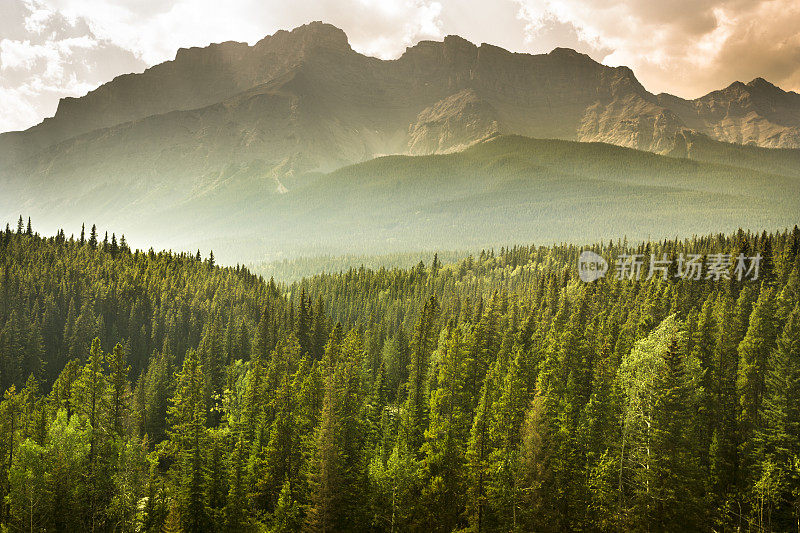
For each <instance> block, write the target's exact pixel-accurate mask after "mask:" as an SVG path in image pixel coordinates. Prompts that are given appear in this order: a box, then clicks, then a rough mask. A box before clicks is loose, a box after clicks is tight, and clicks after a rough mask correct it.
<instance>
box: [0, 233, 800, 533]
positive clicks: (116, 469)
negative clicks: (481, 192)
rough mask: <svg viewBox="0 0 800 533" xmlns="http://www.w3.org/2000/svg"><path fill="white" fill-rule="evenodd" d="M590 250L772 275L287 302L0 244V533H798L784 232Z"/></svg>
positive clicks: (524, 273) (179, 271)
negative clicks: (757, 259)
mask: <svg viewBox="0 0 800 533" xmlns="http://www.w3.org/2000/svg"><path fill="white" fill-rule="evenodd" d="M590 249H592V250H594V251H595V252H597V253H599V254H601V255H603V256H604V257H607V258H613V257H618V256H619V255H621V254H623V253H626V252H629V253H640V254H643V255H644V256H645V257H649V256H650V254H651V253H652V254H655V255H656V256H657V257H661V255H662V254H666V255H667V257H669V258H677V257H679V256H680V254H690V253H694V254H702V255H703V256H706V255H708V254H713V253H726V254H731V255H732V256H734V257H735V256H738V254H740V253H743V254H745V255H747V256H753V255H755V254H757V253H758V254H760V255H761V256H762V257H763V260H762V262H761V265H760V271H759V276H758V279H756V280H754V279H752V278H744V279H742V280H739V279H738V278H737V276H735V275H734V276H732V277H731V279H723V280H720V281H714V280H713V279H701V280H689V279H683V278H679V277H676V276H675V272H674V271H672V270H671V271H670V272H669V273H668V274H669V275H668V276H667V279H666V280H664V279H662V278H661V277H660V276H654V277H652V278H651V279H646V277H645V276H643V277H642V278H641V279H639V280H627V279H625V280H619V279H616V276H614V272H613V271H611V272H610V273H609V274H608V276H606V277H605V278H602V279H599V280H597V281H595V282H593V283H588V284H587V283H584V282H582V281H580V280H579V279H578V277H577V273H578V271H577V258H578V255H579V253H580V251H581V248H580V247H576V246H571V245H563V246H554V247H543V246H533V245H531V246H518V247H514V248H510V249H501V250H495V251H491V250H490V251H484V252H482V253H480V254H479V255H476V256H474V257H473V256H470V257H467V258H465V259H463V260H461V261H459V262H456V263H453V264H449V265H442V264H441V262H440V261H439V260H438V258H435V257H432V258H431V261H428V262H425V263H422V262H421V263H420V264H419V265H418V266H416V267H414V268H409V269H392V270H387V269H379V270H369V269H366V268H361V269H351V270H349V271H347V272H342V273H340V274H324V275H319V276H315V277H313V278H308V279H304V280H303V281H301V282H297V283H295V284H293V285H283V284H276V283H274V282H266V281H264V280H263V279H262V278H260V277H257V276H254V275H253V274H251V273H250V272H249V271H248V270H247V269H245V268H241V267H236V268H231V267H225V268H221V267H219V266H215V265H214V260H213V256H211V257H208V258H201V257H199V255H198V256H194V255H186V254H177V255H176V254H171V253H164V252H161V253H156V252H153V251H150V252H142V251H133V250H131V249H130V248H129V247H128V245H127V244H126V243H125V242H124V240H123V239H120V240H119V241H118V240H117V238H116V236H114V235H112V236H111V237H110V238H105V236H104V237H102V238H101V237H100V236H99V235H97V234H96V232H95V231H94V230H87V231H86V234H85V235H81V237H80V238H79V239H67V238H65V235H64V233H63V232H60V233H59V234H58V235H57V236H55V237H50V238H43V237H40V236H38V235H37V234H35V233H34V232H33V231H32V229H31V228H30V224H29V225H28V227H27V228H24V227H23V226H22V224H20V226H19V227H18V228H17V229H16V230H15V231H12V230H9V229H7V230H6V231H4V232H0V386H2V388H3V390H4V391H5V392H4V395H3V399H2V401H0V498H1V500H0V501H2V502H3V503H4V504H3V505H0V524H2V526H3V527H8V528H9V529H10V530H11V531H23V530H24V531H31V530H33V531H44V530H47V531H90V530H91V531H262V530H266V531H276V532H277V531H298V530H304V531H326V532H331V531H422V530H426V531H475V532H483V531H486V532H488V531H568V530H585V531H692V530H697V531H721V530H726V531H730V530H734V529H739V530H750V531H763V530H766V531H794V530H797V529H798V528H799V527H800V229H798V228H796V227H795V228H794V229H793V230H791V231H785V232H782V233H775V234H766V233H764V234H751V233H745V232H739V233H737V234H735V235H730V236H725V235H710V236H706V237H698V238H694V239H690V240H686V241H661V242H650V243H646V244H641V245H640V244H636V245H628V244H627V243H626V242H624V241H616V242H605V243H602V244H597V245H595V246H593V247H590ZM426 263H427V264H426Z"/></svg>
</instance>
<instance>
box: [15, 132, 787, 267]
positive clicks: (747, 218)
mask: <svg viewBox="0 0 800 533" xmlns="http://www.w3.org/2000/svg"><path fill="white" fill-rule="evenodd" d="M725 146H727V145H725ZM759 150H761V151H762V152H764V153H766V154H769V155H770V156H771V158H772V163H773V167H774V168H773V169H771V170H764V171H758V170H755V169H752V168H747V167H746V166H742V167H739V166H732V165H723V164H719V163H712V162H701V161H693V160H689V159H684V158H674V157H667V156H662V155H657V154H653V153H649V152H643V151H638V150H633V149H629V148H622V147H617V146H613V145H608V144H603V143H578V142H572V141H557V140H535V139H529V138H524V137H519V136H496V137H493V138H491V139H488V140H486V141H484V142H481V143H478V144H476V145H474V146H472V147H470V148H468V149H466V150H464V151H461V152H456V153H451V154H444V155H429V156H385V157H380V158H377V159H374V160H371V161H367V162H365V163H360V164H356V165H352V166H347V167H344V168H340V169H338V170H335V171H333V172H331V173H327V174H323V173H308V174H302V175H297V176H295V177H293V178H290V179H285V178H284V179H282V180H280V182H281V184H282V185H283V186H284V189H282V190H281V192H278V191H276V190H275V188H276V181H275V180H262V181H258V180H259V179H260V178H258V177H257V176H259V175H260V172H261V170H262V169H260V168H256V167H252V166H247V165H243V166H240V167H232V168H230V169H228V170H227V171H226V172H225V173H223V174H221V175H219V176H217V177H216V178H217V182H216V183H215V185H214V186H208V187H207V188H205V189H203V190H195V191H193V192H192V194H191V195H189V196H188V197H187V198H186V199H183V200H179V201H175V202H159V201H158V198H154V199H153V200H152V201H141V202H128V203H127V204H126V202H125V201H123V200H120V198H121V197H122V198H123V199H124V198H125V196H126V194H127V192H126V193H123V194H121V193H120V191H119V190H114V189H113V188H111V187H109V188H106V189H102V190H94V191H90V192H87V193H86V194H85V195H83V196H81V197H80V199H79V200H77V201H74V202H71V203H67V202H65V201H61V202H59V201H57V200H55V199H54V200H53V201H52V203H50V204H49V205H47V207H46V208H45V209H43V210H41V211H35V210H32V211H30V213H31V214H32V216H33V218H34V220H35V222H36V225H37V227H45V228H47V226H46V221H47V216H48V215H49V214H51V213H58V214H59V216H58V222H57V223H56V227H57V226H60V225H63V226H65V227H67V229H68V232H69V228H73V229H74V228H78V227H80V223H81V221H87V222H94V221H99V222H101V224H102V226H103V227H112V228H114V229H115V230H117V231H124V232H125V234H126V235H127V237H128V239H129V240H130V241H131V242H132V243H134V244H136V243H142V244H145V243H147V244H148V245H150V244H151V243H152V244H153V245H154V246H155V245H157V246H163V247H173V248H179V249H185V248H190V249H195V248H197V247H200V248H202V249H204V250H205V249H208V248H213V249H214V252H215V255H216V256H217V258H218V259H219V260H221V261H228V262H236V261H256V260H261V259H265V258H269V259H276V258H284V257H294V256H297V255H316V254H328V253H333V254H341V253H356V254H374V253H390V252H401V251H407V250H410V249H413V250H421V249H428V250H431V249H453V248H461V249H470V248H479V247H484V246H490V245H500V244H507V243H509V242H514V241H517V242H519V241H523V240H524V241H531V240H532V241H535V242H562V241H570V242H576V241H587V240H595V239H604V238H610V237H612V236H620V235H627V237H628V238H630V239H638V238H647V237H652V238H660V237H674V236H676V235H679V236H684V235H692V234H700V233H710V232H718V231H719V232H722V231H734V230H736V229H737V228H739V227H744V228H751V229H764V228H785V227H791V226H793V225H795V224H797V223H798V222H800V220H798V216H797V213H800V176H798V174H797V172H796V169H797V166H794V163H793V157H794V156H795V152H794V151H783V152H781V151H772V150H765V149H759ZM709 152H711V151H709ZM781 154H783V155H785V156H786V157H785V158H784V159H783V160H781V159H780V157H779V156H780V155H781ZM750 161H757V158H751V159H745V162H746V163H747V162H750ZM781 168H789V169H793V170H792V171H787V172H781V171H780V169H781ZM254 183H259V184H260V187H261V189H258V190H255V189H254V185H253V184H254Z"/></svg>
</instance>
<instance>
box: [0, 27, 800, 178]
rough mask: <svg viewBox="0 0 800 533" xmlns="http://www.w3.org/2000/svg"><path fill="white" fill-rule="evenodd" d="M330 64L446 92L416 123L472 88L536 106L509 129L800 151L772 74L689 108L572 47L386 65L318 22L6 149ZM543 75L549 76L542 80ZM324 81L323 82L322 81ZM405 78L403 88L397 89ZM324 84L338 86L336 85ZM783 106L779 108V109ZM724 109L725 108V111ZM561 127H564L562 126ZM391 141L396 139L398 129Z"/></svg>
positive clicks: (95, 96) (446, 42) (116, 94)
mask: <svg viewBox="0 0 800 533" xmlns="http://www.w3.org/2000/svg"><path fill="white" fill-rule="evenodd" d="M334 61H336V62H338V63H335V64H334V63H333V62H334ZM321 63H328V65H327V66H328V67H329V68H328V69H327V70H337V69H338V70H342V71H344V72H351V73H355V74H357V75H360V76H357V77H359V78H361V79H360V81H362V82H366V83H367V85H368V86H369V89H370V90H371V93H372V94H371V96H372V97H373V99H374V98H375V97H376V96H378V95H379V94H380V93H385V94H387V95H388V96H391V97H398V96H397V95H398V94H400V95H402V94H406V95H407V94H408V93H409V92H413V91H415V90H416V91H420V89H421V87H424V86H430V85H431V84H432V83H438V84H439V86H440V87H439V90H438V91H437V90H428V91H427V94H424V95H418V97H417V99H418V100H424V101H423V102H415V101H413V100H414V98H411V100H412V101H411V102H408V103H407V105H409V106H411V107H414V109H413V110H410V111H409V112H408V113H407V115H410V116H412V117H417V116H418V115H419V114H420V113H421V112H422V111H423V110H424V109H427V108H430V107H433V106H436V105H437V103H439V102H442V101H444V100H446V99H448V98H450V97H452V96H453V95H454V94H457V93H459V92H460V91H462V90H467V89H469V90H472V91H473V92H474V93H475V94H476V95H478V96H480V97H482V98H483V99H485V100H487V102H486V103H487V104H489V105H490V106H491V107H493V108H496V107H497V105H496V102H492V101H491V100H493V99H495V100H497V99H499V100H508V101H510V102H511V103H512V104H513V105H514V106H518V107H520V106H521V107H526V106H527V107H529V108H531V109H530V112H528V113H522V115H523V116H522V117H520V118H519V119H518V120H517V119H516V116H515V115H516V113H509V112H504V111H503V110H502V109H500V110H496V112H499V114H500V115H501V117H500V118H501V119H502V120H500V121H499V122H498V130H499V131H500V132H501V133H510V134H514V133H517V134H522V135H527V136H532V137H543V138H564V139H566V140H581V141H602V142H609V143H611V144H618V145H621V146H629V147H634V148H639V149H644V150H650V151H655V152H659V153H666V152H668V151H669V150H670V149H671V148H672V146H671V144H672V143H673V142H674V135H675V134H676V133H678V132H680V131H681V130H682V129H691V130H694V131H695V132H697V133H700V134H704V135H708V136H709V137H711V138H712V139H715V140H722V141H725V142H735V143H738V144H755V145H757V146H764V147H783V148H799V147H800V95H797V94H796V93H792V92H785V91H782V90H781V89H780V88H778V87H776V86H774V85H772V84H770V83H769V82H766V80H763V78H756V79H754V80H752V81H751V82H749V83H748V84H744V83H741V82H735V83H733V84H731V85H729V86H728V87H726V88H725V89H720V90H718V91H713V92H711V93H709V94H707V95H705V96H702V97H700V98H698V99H695V100H684V99H681V98H679V97H676V96H672V95H668V94H666V93H662V94H659V95H654V94H652V93H649V92H648V91H647V90H646V89H645V88H644V87H643V86H642V85H641V83H639V81H638V80H637V79H636V77H635V75H634V73H633V72H632V71H631V69H630V68H628V67H624V66H623V67H607V66H604V65H601V64H600V63H598V62H596V61H594V60H593V59H591V58H590V57H589V56H587V55H586V54H580V53H578V52H576V51H574V50H571V49H567V48H555V49H554V50H553V51H551V52H550V53H548V54H525V53H517V52H510V51H507V50H504V49H502V48H500V47H497V46H494V45H490V44H486V43H482V44H481V45H475V44H473V43H471V42H469V41H467V40H466V39H463V38H461V37H459V36H454V35H448V36H446V37H445V38H444V39H443V40H442V41H430V40H428V41H420V42H418V43H416V44H415V45H413V46H409V47H408V48H407V49H406V50H405V52H404V53H403V54H402V55H401V56H400V57H399V58H397V59H392V60H381V59H377V58H372V57H368V56H364V55H362V54H359V53H358V52H355V51H354V50H353V49H352V47H351V46H350V44H349V42H348V38H347V35H346V34H345V33H344V32H343V31H342V30H341V29H339V28H336V27H335V26H332V25H329V24H325V23H322V22H313V23H310V24H307V25H304V26H300V27H298V28H295V29H293V30H292V31H285V30H281V31H278V32H276V33H275V34H273V35H269V36H266V37H264V38H263V39H261V40H260V41H258V42H257V43H255V44H254V45H252V46H250V45H248V44H247V43H240V42H236V41H227V42H224V43H215V44H212V45H209V46H207V47H192V48H181V49H179V50H178V51H177V53H176V55H175V59H173V60H171V61H167V62H164V63H161V64H158V65H155V66H153V67H150V68H148V69H147V70H145V71H144V72H143V73H140V74H126V75H122V76H118V77H116V78H115V79H114V80H111V81H110V82H108V83H106V84H103V85H101V86H100V87H98V88H97V89H95V90H94V91H91V92H89V93H88V94H87V95H85V96H83V97H80V98H64V99H62V100H61V101H60V103H59V106H58V110H57V112H56V114H55V115H54V116H53V117H51V118H48V119H45V120H44V121H43V122H42V123H41V124H39V125H37V126H34V127H33V128H30V129H28V130H25V131H24V132H8V133H5V134H2V135H0V153H2V154H3V155H4V159H5V160H6V161H7V162H18V161H20V160H21V159H25V158H26V157H27V156H30V155H32V154H34V153H35V152H37V151H38V150H41V149H43V148H46V147H48V146H52V145H53V144H57V143H58V142H60V141H62V140H66V139H67V138H69V137H72V136H75V135H80V134H82V133H87V132H89V131H94V130H98V129H104V128H107V127H111V126H114V125H118V124H122V123H125V122H130V121H136V120H139V119H142V118H146V117H147V116H152V115H158V114H164V113H167V112H171V111H175V110H182V111H189V110H199V109H202V108H204V107H207V106H209V105H213V104H215V103H219V102H223V101H225V100H228V99H230V98H233V97H235V96H236V95H237V94H241V93H244V92H247V91H248V90H251V89H253V88H255V87H257V86H259V85H262V84H264V83H269V82H270V81H274V80H276V79H278V78H280V77H281V76H284V75H286V74H287V73H288V72H289V71H291V70H293V69H296V68H306V69H310V70H316V71H319V70H320V69H322V70H325V68H323V67H322V66H321V65H320V64H321ZM308 65H311V66H310V67H309V66H308ZM392 71H393V72H392ZM537 71H541V74H542V75H537ZM333 74H334V73H331V72H327V73H326V74H325V76H324V77H327V79H325V80H322V81H324V82H327V83H328V84H330V82H331V81H341V77H340V76H335V75H333ZM380 76H383V78H384V79H383V80H377V81H379V82H380V81H383V82H386V83H383V85H381V84H380V83H376V77H380ZM434 78H437V79H434ZM514 78H516V80H515V79H514ZM316 80H317V81H320V79H319V76H318V77H317V78H316ZM398 80H404V81H405V83H402V84H400V87H396V86H393V85H396V84H397V82H398ZM531 81H534V82H536V83H530V82H531ZM564 82H568V83H564ZM514 83H516V84H517V87H512V88H513V89H516V90H510V89H509V87H510V86H511V85H513V84H514ZM537 85H542V86H543V87H537ZM576 85H577V86H579V87H584V88H585V89H587V91H586V92H588V93H590V94H588V95H585V94H584V95H583V96H581V93H580V91H576V90H575V86H576ZM187 86H190V89H187ZM504 87H505V88H504ZM326 88H327V89H330V88H331V87H330V85H326ZM559 91H570V92H571V94H569V95H568V97H569V98H562V100H564V101H563V102H560V101H558V98H557V96H553V94H556V95H557V93H558V92H559ZM367 92H369V91H367ZM492 92H494V93H497V94H492ZM548 92H549V93H552V94H548ZM756 93H758V94H756ZM767 93H769V94H767ZM536 98H539V99H540V100H541V99H544V100H547V104H546V105H538V106H537V105H535V104H536V102H535V100H536ZM720 99H722V100H723V101H722V102H721V101H720ZM532 100H533V102H532ZM551 100H554V101H551ZM565 102H566V103H565ZM493 104H495V105H493ZM554 104H555V107H556V108H557V109H558V111H559V112H560V113H564V114H566V116H567V119H566V120H561V119H563V117H556V116H554V115H553V113H552V112H548V111H552V107H553V106H554ZM570 104H572V105H570ZM775 105H779V111H780V112H777V111H778V110H776V109H775ZM726 106H727V111H726V110H725V109H723V108H725V107H726ZM787 109H789V111H791V112H787ZM576 114H577V115H578V116H574V115H576ZM532 116H533V117H535V118H537V120H536V122H537V123H539V124H540V125H539V126H538V128H537V127H534V126H532V125H531V122H532V120H531V118H532ZM780 117H790V119H788V120H787V119H784V120H781V118H780ZM403 118H404V119H407V117H405V116H404V117H403ZM557 119H558V120H557ZM484 120H486V119H485V118H484ZM491 120H494V119H491ZM554 123H564V125H563V127H559V126H558V125H557V124H554ZM542 124H543V125H542ZM417 126H418V124H416V123H413V122H409V123H408V124H398V125H395V129H396V128H398V127H399V128H404V129H407V130H416V131H417V133H419V130H420V128H419V127H417ZM545 130H546V131H545ZM387 134H388V135H389V136H391V135H392V132H388V133H387ZM450 135H451V136H453V135H461V136H462V137H463V138H462V139H460V142H459V143H457V144H458V145H462V146H463V145H466V144H469V142H470V141H475V140H479V139H480V138H483V135H480V136H478V137H477V138H472V137H471V136H470V133H469V132H464V131H457V132H451V133H450ZM417 137H418V135H417ZM394 144H395V145H396V146H393V148H394V151H395V152H396V153H412V154H413V153H415V152H414V151H413V148H414V146H417V145H419V144H420V143H419V139H406V143H404V144H403V143H394ZM427 144H429V145H435V144H436V143H435V142H428V143H427ZM445 149H450V148H449V147H446V148H445ZM369 155H372V154H369ZM349 162H350V163H352V162H357V161H349Z"/></svg>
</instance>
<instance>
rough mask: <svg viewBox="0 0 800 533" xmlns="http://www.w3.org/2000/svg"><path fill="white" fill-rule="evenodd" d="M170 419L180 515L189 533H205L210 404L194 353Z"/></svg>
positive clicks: (186, 365) (179, 379) (181, 374)
mask: <svg viewBox="0 0 800 533" xmlns="http://www.w3.org/2000/svg"><path fill="white" fill-rule="evenodd" d="M169 419H170V431H169V436H170V440H171V442H172V443H173V445H174V446H175V449H176V450H177V454H178V457H177V459H178V461H177V463H176V465H177V471H176V473H175V475H176V477H175V482H176V483H175V487H176V495H177V508H176V511H177V513H178V516H180V521H181V526H182V527H183V529H184V530H185V531H189V532H195V531H205V529H206V528H207V527H208V524H209V517H208V503H207V500H206V466H205V457H204V453H203V451H204V447H205V444H206V440H207V430H206V404H205V394H204V380H203V367H202V365H201V364H200V361H199V358H198V355H197V352H195V351H194V350H189V351H188V352H187V353H186V357H185V358H184V361H183V368H182V369H181V371H180V372H179V373H178V375H177V387H176V390H175V395H174V396H173V398H172V402H171V405H170V407H169ZM170 514H173V513H172V512H171V513H170ZM168 521H169V519H168Z"/></svg>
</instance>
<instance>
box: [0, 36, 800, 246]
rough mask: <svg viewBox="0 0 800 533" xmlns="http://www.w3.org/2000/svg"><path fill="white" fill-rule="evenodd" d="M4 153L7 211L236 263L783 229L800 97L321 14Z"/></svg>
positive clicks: (117, 87) (793, 217) (153, 75)
mask: <svg viewBox="0 0 800 533" xmlns="http://www.w3.org/2000/svg"><path fill="white" fill-rule="evenodd" d="M537 139H538V140H537ZM541 139H550V140H541ZM576 141H581V142H576ZM434 154H435V155H434ZM381 156H389V157H381ZM420 156H422V157H420ZM376 158H377V159H376ZM0 162H1V163H0V188H2V191H3V194H2V196H0V219H3V220H8V221H14V220H16V218H17V216H18V215H19V214H20V213H22V214H24V215H30V216H32V217H33V218H34V220H35V222H36V225H37V228H40V229H42V230H44V231H52V230H54V229H55V228H58V227H64V228H66V230H67V234H68V235H69V233H71V232H73V231H74V232H77V231H79V229H80V223H81V222H82V221H86V222H87V223H88V224H91V223H97V224H98V226H100V227H101V229H106V228H107V229H109V230H113V231H117V232H118V233H120V232H124V233H125V234H126V235H127V236H128V238H129V239H130V240H131V241H132V243H133V244H141V245H145V244H147V245H148V246H150V245H153V246H155V247H159V246H167V247H175V248H196V247H203V248H204V249H208V248H212V247H213V248H214V250H215V253H216V255H217V257H218V258H220V259H222V260H224V261H231V262H235V261H252V260H256V259H262V258H277V257H288V256H292V255H298V254H306V255H308V254H315V253H375V252H388V251H391V252H399V251H405V250H411V249H414V250H417V249H433V248H443V249H466V248H468V247H476V246H488V245H493V244H499V243H504V242H505V243H509V242H515V243H518V242H528V241H537V242H552V241H565V240H572V241H574V240H594V239H598V238H600V239H602V238H611V237H618V236H620V235H623V234H624V235H627V236H628V237H629V238H647V237H648V236H651V237H654V238H656V237H667V236H670V237H674V236H676V235H679V236H682V235H686V234H693V233H707V232H712V231H732V230H734V229H736V228H738V227H739V226H743V227H750V228H752V229H759V230H760V229H778V228H783V227H785V226H791V225H794V224H795V223H797V222H800V220H798V218H800V217H798V215H797V214H798V213H800V95H798V94H796V93H794V92H785V91H783V90H781V89H780V88H778V87H775V86H774V85H772V84H770V83H769V82H767V81H765V80H763V79H761V78H757V79H755V80H753V81H751V82H749V83H746V84H745V83H740V82H736V83H734V84H732V85H730V86H728V87H726V88H724V89H721V90H719V91H714V92H712V93H710V94H708V95H706V96H703V97H702V98H698V99H696V100H683V99H681V98H678V97H675V96H672V95H668V94H659V95H654V94H651V93H649V92H648V91H647V90H646V89H645V88H644V87H642V85H641V84H640V83H639V82H638V81H637V80H636V77H635V76H634V74H633V72H632V71H631V70H630V69H628V68H626V67H617V68H611V67H606V66H604V65H601V64H599V63H597V62H595V61H593V60H592V59H591V58H589V57H588V56H586V55H583V54H579V53H577V52H575V51H572V50H568V49H556V50H553V51H552V52H550V53H549V54H543V55H529V54H517V53H511V52H508V51H506V50H503V49H501V48H498V47H495V46H491V45H488V44H482V45H480V46H476V45H474V44H472V43H470V42H468V41H466V40H464V39H462V38H460V37H457V36H449V37H446V38H445V39H444V41H443V42H430V41H425V42H421V43H419V44H417V45H415V46H413V47H410V48H408V49H407V51H406V52H405V53H404V54H403V55H402V57H400V58H399V59H396V60H391V61H384V60H379V59H376V58H372V57H366V56H364V55H361V54H359V53H357V52H355V51H353V50H352V49H351V48H350V46H349V44H348V41H347V36H346V35H345V34H344V33H343V32H342V31H341V30H339V29H338V28H335V27H333V26H330V25H327V24H323V23H319V22H315V23H311V24H308V25H306V26H302V27H299V28H296V29H294V30H292V31H291V32H287V31H280V32H277V33H276V34H274V35H272V36H268V37H266V38H264V39H263V40H262V41H260V42H258V43H257V44H255V45H254V46H249V45H247V44H245V43H237V42H226V43H221V44H215V45H211V46H209V47H206V48H192V49H188V50H186V49H181V50H179V51H178V53H177V55H176V58H175V60H173V61H169V62H166V63H163V64H160V65H156V66H154V67H152V68H150V69H148V70H147V71H145V72H144V73H141V74H129V75H125V76H120V77H118V78H116V79H114V80H112V81H110V82H109V83H107V84H105V85H103V86H101V87H99V88H98V89H97V90H95V91H92V92H90V93H89V94H87V95H86V96H84V97H82V98H66V99H64V100H62V101H61V103H60V105H59V107H58V111H57V112H56V115H55V116H54V117H53V118H49V119H46V120H45V121H44V122H42V123H41V124H40V125H38V126H35V127H33V128H31V129H29V130H27V131H24V132H12V133H5V134H2V135H0ZM233 235H235V237H234V236H233Z"/></svg>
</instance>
